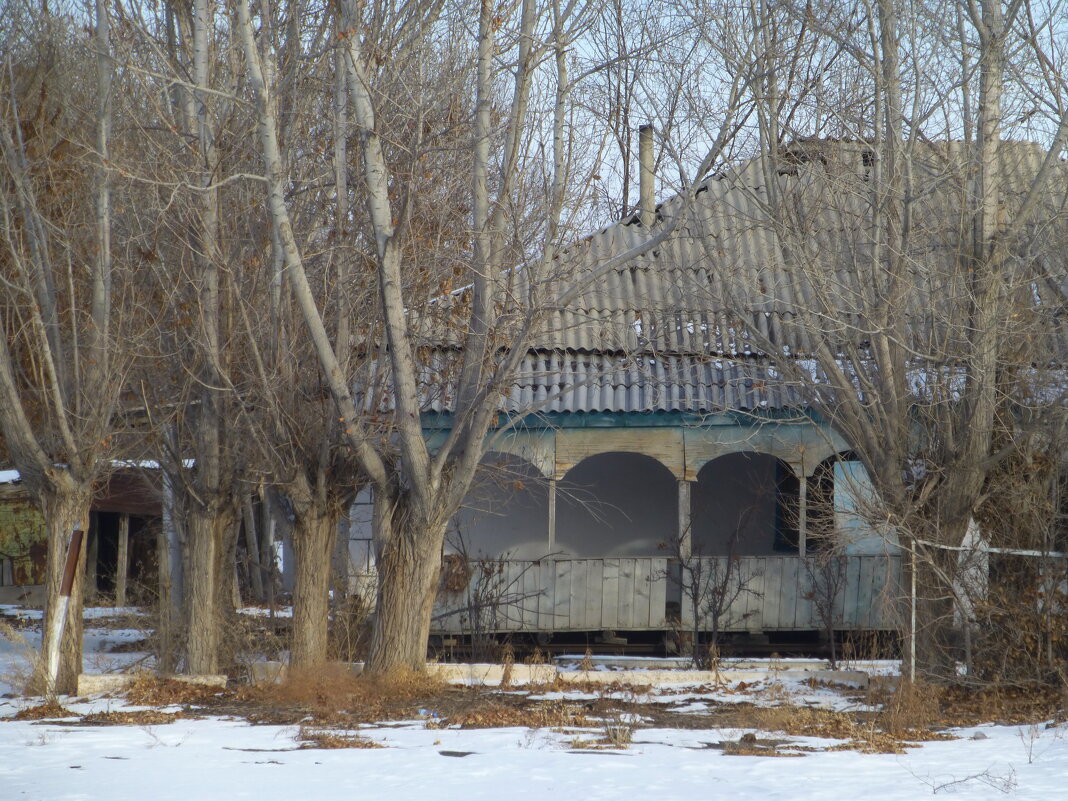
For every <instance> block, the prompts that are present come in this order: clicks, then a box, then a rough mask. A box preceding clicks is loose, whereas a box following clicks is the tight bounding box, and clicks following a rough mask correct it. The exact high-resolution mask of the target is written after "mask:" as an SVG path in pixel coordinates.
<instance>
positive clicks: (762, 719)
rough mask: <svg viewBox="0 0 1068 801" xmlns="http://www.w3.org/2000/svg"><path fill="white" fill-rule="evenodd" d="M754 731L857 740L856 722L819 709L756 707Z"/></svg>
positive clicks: (785, 706)
mask: <svg viewBox="0 0 1068 801" xmlns="http://www.w3.org/2000/svg"><path fill="white" fill-rule="evenodd" d="M751 715H752V719H753V725H754V727H755V728H758V729H763V730H765V731H781V732H783V733H785V734H789V735H792V736H795V737H825V738H827V739H833V740H848V739H852V738H853V737H856V736H857V728H858V724H857V722H856V721H855V720H854V719H853V718H852V717H850V716H849V715H846V714H844V713H842V712H835V711H834V710H833V709H820V708H818V707H808V706H794V705H792V704H784V705H783V706H771V707H754V708H753V709H752V711H751Z"/></svg>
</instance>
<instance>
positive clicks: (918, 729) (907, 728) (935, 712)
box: [878, 681, 943, 740]
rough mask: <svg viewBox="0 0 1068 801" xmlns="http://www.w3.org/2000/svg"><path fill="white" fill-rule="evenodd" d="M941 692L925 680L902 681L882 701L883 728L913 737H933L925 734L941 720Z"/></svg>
mask: <svg viewBox="0 0 1068 801" xmlns="http://www.w3.org/2000/svg"><path fill="white" fill-rule="evenodd" d="M942 692H943V689H942V688H941V687H937V686H935V685H933V684H928V683H926V682H922V681H914V682H901V683H900V684H898V686H897V689H896V690H895V691H894V692H893V693H891V694H890V696H889V697H888V698H887V699H886V700H885V701H884V703H883V709H882V712H881V714H880V715H879V717H878V722H879V726H880V728H882V729H883V731H885V732H886V733H887V734H891V735H894V736H897V737H904V738H908V739H910V740H916V739H933V738H930V737H926V736H924V735H925V734H926V733H928V732H930V730H931V728H932V727H933V726H934V725H935V724H936V723H937V722H938V721H939V720H940V719H941V708H942Z"/></svg>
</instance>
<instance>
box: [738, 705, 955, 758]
mask: <svg viewBox="0 0 1068 801" xmlns="http://www.w3.org/2000/svg"><path fill="white" fill-rule="evenodd" d="M910 704H911V701H910ZM908 708H909V707H904V706H903V709H908ZM752 714H753V722H754V725H755V726H756V728H760V729H765V730H770V731H781V732H785V733H786V734H789V735H793V736H796V737H821V738H825V739H831V740H844V741H845V742H843V743H840V744H838V745H834V746H831V747H830V748H829V749H828V750H831V751H860V752H861V753H866V754H902V753H904V752H905V749H906V748H908V747H910V745H911V744H913V743H915V742H916V741H920V740H936V739H948V738H950V735H946V734H942V733H938V732H933V731H930V730H928V729H919V728H915V729H908V730H905V729H900V728H899V729H896V730H893V731H889V730H886V729H885V728H884V727H883V725H882V723H883V716H884V714H885V713H879V714H877V715H874V716H872V718H871V720H869V721H860V720H857V719H856V718H854V717H852V716H850V715H847V714H845V713H843V712H835V711H834V710H831V709H819V708H814V707H797V706H789V705H786V706H780V707H769V708H758V709H754V710H753V713H752ZM905 719H906V718H905V717H904V712H902V711H895V712H894V713H893V715H892V716H891V718H890V720H891V721H892V722H893V725H900V723H901V722H902V721H904V720H905ZM910 741H911V742H910Z"/></svg>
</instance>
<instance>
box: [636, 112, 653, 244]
mask: <svg viewBox="0 0 1068 801" xmlns="http://www.w3.org/2000/svg"><path fill="white" fill-rule="evenodd" d="M638 175H639V181H638V211H639V219H640V220H641V222H642V227H644V228H651V227H652V225H653V221H654V220H656V193H655V192H654V189H653V181H654V179H655V177H656V176H655V175H654V174H653V126H652V125H651V124H648V123H647V124H645V125H643V126H641V127H640V128H638Z"/></svg>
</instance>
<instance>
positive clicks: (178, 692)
mask: <svg viewBox="0 0 1068 801" xmlns="http://www.w3.org/2000/svg"><path fill="white" fill-rule="evenodd" d="M220 692H222V691H221V690H220V689H219V688H218V687H209V686H206V685H203V684H192V683H190V682H187V681H178V680H177V679H169V678H167V677H165V676H156V675H154V674H152V673H147V672H146V673H138V674H137V675H136V676H135V677H134V680H133V681H132V682H131V683H130V685H129V686H128V687H127V688H126V689H125V690H124V691H123V693H122V694H123V696H124V697H125V698H126V700H127V701H129V702H130V703H131V704H136V705H137V706H171V705H172V704H182V705H185V704H198V703H202V702H204V701H205V700H207V699H208V698H211V697H213V696H216V695H218V694H219V693H220Z"/></svg>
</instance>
